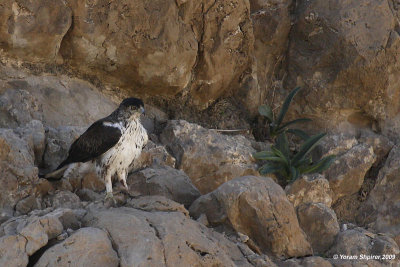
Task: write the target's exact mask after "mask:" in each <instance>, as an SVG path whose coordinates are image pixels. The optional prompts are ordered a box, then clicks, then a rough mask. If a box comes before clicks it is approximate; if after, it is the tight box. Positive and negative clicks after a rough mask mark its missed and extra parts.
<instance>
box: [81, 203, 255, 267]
mask: <svg viewBox="0 0 400 267" xmlns="http://www.w3.org/2000/svg"><path fill="white" fill-rule="evenodd" d="M84 221H85V223H86V225H88V226H92V227H100V228H103V229H105V230H106V231H108V233H109V234H110V237H111V238H112V240H113V243H114V247H115V249H116V250H117V252H118V255H119V257H120V265H121V267H125V266H132V265H135V266H165V265H167V266H251V265H250V263H249V262H248V261H247V260H246V259H245V258H244V257H243V254H242V253H241V252H240V250H239V248H238V247H237V246H236V245H235V244H234V243H232V242H231V241H228V240H227V239H226V238H224V237H223V236H222V235H220V234H218V233H216V232H213V231H212V230H210V229H207V228H206V227H205V226H203V225H201V224H199V223H197V222H195V221H193V220H190V219H188V218H187V217H185V216H184V215H183V214H182V213H180V212H152V213H150V212H144V211H139V210H136V209H132V208H117V209H111V210H97V209H93V210H92V211H90V212H89V214H88V215H86V216H85V218H84Z"/></svg>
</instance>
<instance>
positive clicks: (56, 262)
mask: <svg viewBox="0 0 400 267" xmlns="http://www.w3.org/2000/svg"><path fill="white" fill-rule="evenodd" d="M118 263H119V259H118V255H117V253H116V252H115V251H114V250H113V248H112V244H111V241H110V240H109V238H108V236H107V233H106V232H104V231H103V230H100V229H97V228H91V227H87V228H82V229H79V230H78V231H77V232H75V233H73V234H72V235H71V236H70V237H68V238H67V239H66V240H64V241H63V242H61V243H59V244H57V245H55V246H53V247H51V248H49V249H48V250H46V252H45V253H44V254H43V255H42V256H41V257H40V259H39V261H38V262H37V263H36V265H35V266H37V267H41V266H43V267H44V266H77V267H78V266H98V267H102V266H104V267H112V266H115V267H116V266H118Z"/></svg>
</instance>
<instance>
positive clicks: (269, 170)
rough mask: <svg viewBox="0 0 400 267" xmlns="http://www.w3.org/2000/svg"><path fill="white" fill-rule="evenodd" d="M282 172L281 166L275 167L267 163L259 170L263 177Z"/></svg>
mask: <svg viewBox="0 0 400 267" xmlns="http://www.w3.org/2000/svg"><path fill="white" fill-rule="evenodd" d="M281 170H282V166H281V165H275V164H271V163H266V164H264V165H263V166H262V167H261V168H259V169H258V171H259V173H260V174H261V175H266V174H269V173H277V172H280V171H281Z"/></svg>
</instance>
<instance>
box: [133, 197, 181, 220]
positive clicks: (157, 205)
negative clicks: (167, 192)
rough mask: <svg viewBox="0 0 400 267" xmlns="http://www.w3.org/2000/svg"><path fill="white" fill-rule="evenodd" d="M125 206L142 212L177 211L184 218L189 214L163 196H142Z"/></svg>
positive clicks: (179, 205)
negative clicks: (183, 215)
mask: <svg viewBox="0 0 400 267" xmlns="http://www.w3.org/2000/svg"><path fill="white" fill-rule="evenodd" d="M126 206H128V207H131V208H135V209H138V210H143V211H149V212H152V211H178V212H181V213H183V214H185V216H189V212H188V211H187V209H186V208H185V207H184V206H183V205H182V204H179V203H177V202H175V201H172V200H170V199H168V198H165V197H163V196H142V197H139V198H133V199H130V200H128V201H127V203H126Z"/></svg>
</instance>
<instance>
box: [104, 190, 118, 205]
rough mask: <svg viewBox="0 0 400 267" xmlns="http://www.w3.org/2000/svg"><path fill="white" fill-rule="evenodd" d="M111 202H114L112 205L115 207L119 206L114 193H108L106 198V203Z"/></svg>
mask: <svg viewBox="0 0 400 267" xmlns="http://www.w3.org/2000/svg"><path fill="white" fill-rule="evenodd" d="M111 201H112V203H111V205H113V204H114V206H115V205H117V201H116V200H115V198H114V195H113V193H112V192H107V194H106V197H105V198H104V203H109V202H111Z"/></svg>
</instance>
